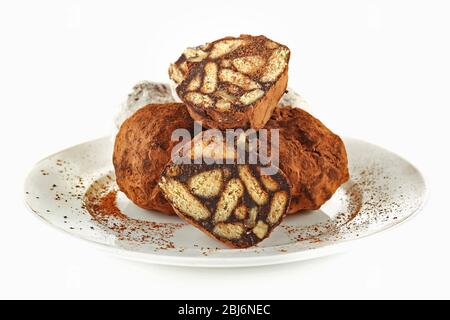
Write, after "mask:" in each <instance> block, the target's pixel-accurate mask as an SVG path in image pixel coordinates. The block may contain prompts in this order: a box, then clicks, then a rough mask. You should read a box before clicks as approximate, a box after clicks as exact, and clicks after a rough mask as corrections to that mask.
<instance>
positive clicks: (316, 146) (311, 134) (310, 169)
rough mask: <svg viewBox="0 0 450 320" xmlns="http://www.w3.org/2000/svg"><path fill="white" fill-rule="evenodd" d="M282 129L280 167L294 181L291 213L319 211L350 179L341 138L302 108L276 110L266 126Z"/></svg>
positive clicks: (292, 184) (292, 183) (292, 182)
mask: <svg viewBox="0 0 450 320" xmlns="http://www.w3.org/2000/svg"><path fill="white" fill-rule="evenodd" d="M266 128H267V129H279V130H280V145H279V162H280V163H279V167H280V169H281V170H282V171H283V172H284V173H285V174H286V176H287V177H288V179H289V181H290V182H291V186H292V190H291V194H292V200H291V205H290V208H289V213H296V212H298V211H302V210H317V209H319V208H320V207H321V206H322V205H323V204H324V203H325V202H327V201H328V200H329V199H330V198H331V197H332V196H333V194H334V193H335V192H336V190H337V189H338V188H339V187H340V186H341V185H342V184H343V183H345V182H346V181H347V180H348V179H349V172H348V160H347V153H346V150H345V145H344V143H343V142H342V140H341V138H340V137H339V136H337V135H336V134H334V133H333V132H331V131H330V130H329V129H328V128H327V127H325V126H324V125H323V124H322V122H320V121H319V120H318V119H316V118H314V117H313V116H312V115H310V114H309V113H307V112H306V111H303V110H301V109H299V108H292V107H284V108H276V109H275V111H274V113H273V114H272V117H271V118H270V120H269V122H268V123H267V125H266Z"/></svg>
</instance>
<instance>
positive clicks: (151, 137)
mask: <svg viewBox="0 0 450 320" xmlns="http://www.w3.org/2000/svg"><path fill="white" fill-rule="evenodd" d="M175 129H187V130H188V131H189V132H190V133H191V136H193V131H194V122H193V121H192V119H191V117H190V116H189V113H188V111H187V109H186V107H185V106H184V105H183V104H181V103H170V104H151V105H148V106H146V107H143V108H142V109H140V110H138V111H137V112H136V113H135V114H134V115H132V116H131V117H130V118H129V119H127V120H126V121H125V122H124V123H123V124H122V126H121V127H120V130H119V132H118V134H117V136H116V141H115V145H114V154H113V164H114V168H115V172H116V181H117V185H118V186H119V188H120V190H121V191H122V192H123V193H125V194H126V196H127V197H128V198H129V199H130V200H131V201H133V202H134V203H135V204H136V205H138V206H139V207H141V208H143V209H148V210H156V211H160V212H163V213H166V214H174V211H173V209H172V207H171V205H170V204H169V203H168V202H167V201H166V199H165V198H164V196H163V194H162V191H161V190H160V188H159V187H158V181H159V179H160V177H161V174H162V172H163V170H164V167H165V166H166V165H167V163H168V162H169V161H170V157H171V152H172V148H173V147H175V146H176V145H177V144H178V141H171V135H172V132H173V131H174V130H175Z"/></svg>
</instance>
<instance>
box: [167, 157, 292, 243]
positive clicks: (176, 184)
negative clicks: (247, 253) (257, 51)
mask: <svg viewBox="0 0 450 320" xmlns="http://www.w3.org/2000/svg"><path fill="white" fill-rule="evenodd" d="M270 177H271V181H272V185H271V188H270V189H269V188H267V187H266V185H265V184H264V182H263V180H262V178H261V172H260V170H259V167H258V166H256V165H237V164H214V165H207V164H180V165H177V164H170V165H169V166H168V167H167V169H166V171H165V172H164V173H163V175H162V178H161V180H160V183H159V186H160V187H161V189H162V190H163V192H164V194H165V196H166V199H167V200H168V201H169V203H170V204H171V205H172V206H173V208H174V209H175V212H176V213H177V214H178V215H179V216H180V217H181V218H182V219H184V220H186V221H188V222H189V223H191V224H193V225H194V226H196V227H198V228H199V229H201V230H202V231H204V232H205V233H207V234H208V235H210V236H212V237H214V238H216V239H217V240H219V241H221V242H223V243H225V244H227V245H229V246H231V247H234V248H247V247H250V246H253V245H256V244H257V243H259V242H261V241H262V240H264V239H265V238H267V237H268V236H269V235H270V233H271V232H272V230H273V229H274V228H275V227H276V226H278V225H279V224H280V222H281V221H282V219H283V217H284V216H285V215H286V213H287V209H288V207H289V201H290V191H289V183H288V181H287V179H286V177H285V176H284V174H282V173H281V171H279V172H278V173H277V174H275V175H273V176H270ZM200 181H201V183H199V182H200Z"/></svg>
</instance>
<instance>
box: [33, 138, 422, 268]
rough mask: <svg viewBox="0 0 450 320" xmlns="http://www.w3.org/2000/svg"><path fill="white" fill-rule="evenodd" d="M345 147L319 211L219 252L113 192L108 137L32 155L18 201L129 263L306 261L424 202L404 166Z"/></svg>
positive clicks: (387, 155)
mask: <svg viewBox="0 0 450 320" xmlns="http://www.w3.org/2000/svg"><path fill="white" fill-rule="evenodd" d="M345 144H346V147H347V152H348V156H349V167H350V175H351V180H350V181H349V182H348V183H347V184H345V185H344V186H342V187H341V188H340V189H339V190H338V192H337V193H336V194H335V195H334V196H333V198H332V199H331V200H330V201H329V202H327V203H326V204H325V205H324V206H323V207H322V209H321V210H319V211H314V212H307V213H303V214H298V215H294V216H289V217H287V218H286V219H285V220H284V222H283V223H282V224H281V225H280V226H279V227H278V228H277V229H276V230H275V231H274V232H273V234H272V236H271V237H270V238H268V239H266V240H265V241H263V242H262V243H260V244H259V246H257V247H254V248H250V249H227V248H225V247H224V246H222V245H221V244H220V243H218V242H217V241H215V240H213V239H211V238H209V237H208V236H206V235H204V234H203V233H202V232H200V231H198V230H197V229H195V228H194V227H192V226H190V225H188V224H186V223H184V222H182V221H180V220H179V219H178V218H177V217H170V216H166V215H163V214H160V213H157V212H149V211H145V210H143V209H140V208H138V207H136V206H135V205H134V204H133V203H131V202H130V201H129V200H128V199H127V198H126V197H125V196H124V195H123V194H121V193H120V192H118V193H117V194H116V193H115V192H116V191H117V186H116V184H115V182H114V173H113V168H112V163H111V155H112V145H113V143H112V141H111V139H110V138H109V137H107V138H102V139H98V140H94V141H91V142H87V143H84V144H81V145H78V146H75V147H72V148H70V149H67V150H64V151H62V152H59V153H57V154H55V155H52V156H50V157H48V158H46V159H44V160H42V161H40V162H39V163H38V164H36V166H35V167H34V169H33V170H32V171H31V173H30V174H29V176H28V178H27V179H26V183H25V199H26V203H27V204H28V206H29V207H30V208H31V210H32V211H33V212H34V213H36V214H37V215H38V216H39V217H41V218H42V219H43V220H44V221H46V222H47V223H49V224H50V225H52V226H54V227H55V228H57V229H60V230H63V231H65V232H67V233H69V234H71V235H73V236H76V237H78V238H80V239H83V240H86V241H89V242H90V243H92V244H96V245H99V246H100V247H101V248H103V249H105V250H108V251H109V252H112V253H114V254H117V255H119V256H121V257H124V258H129V259H133V260H139V261H144V262H149V263H158V264H168V265H180V266H181V265H182V266H195V267H244V266H259V265H270V264H280V263H286V262H292V261H299V260H306V259H311V258H315V257H319V256H324V255H328V254H332V253H335V252H338V251H341V250H342V249H344V248H346V247H348V246H349V245H351V244H352V243H354V242H355V241H356V240H358V239H361V238H364V237H366V236H369V235H373V234H375V233H379V232H381V231H384V230H387V229H390V228H392V227H394V226H396V225H398V224H400V223H401V222H404V221H406V220H407V219H408V218H410V217H412V216H413V215H414V213H416V212H418V211H419V210H420V208H421V207H422V205H423V203H424V201H425V197H426V185H425V182H424V179H423V177H422V175H421V174H420V172H419V171H418V170H417V169H416V168H415V167H414V166H412V165H411V164H410V163H408V162H407V161H405V160H404V159H402V158H400V157H399V156H397V155H395V154H393V153H391V152H389V151H386V150H384V149H382V148H380V147H377V146H374V145H371V144H369V143H366V142H362V141H358V140H353V139H346V140H345ZM115 203H116V204H117V207H118V208H115V207H114V204H115Z"/></svg>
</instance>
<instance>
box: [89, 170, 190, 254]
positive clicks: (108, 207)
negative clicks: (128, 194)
mask: <svg viewBox="0 0 450 320" xmlns="http://www.w3.org/2000/svg"><path fill="white" fill-rule="evenodd" d="M116 199H117V185H116V184H115V181H114V178H113V177H111V176H110V175H108V176H104V177H102V178H100V179H98V180H97V181H95V182H94V183H92V185H91V186H90V187H89V189H88V190H87V192H86V194H85V196H84V201H83V202H84V207H85V209H86V210H87V211H88V212H89V214H90V215H91V217H92V218H93V219H94V220H95V221H96V222H98V223H99V224H101V225H102V226H103V227H106V228H107V229H109V230H110V231H112V232H113V233H114V234H115V235H116V238H117V239H118V240H121V241H127V242H129V243H135V244H139V245H145V244H148V245H151V246H152V247H154V248H155V249H154V250H155V251H158V250H167V249H174V248H175V245H174V243H173V242H172V241H171V239H172V237H173V235H174V232H175V231H176V230H178V229H180V228H181V227H183V226H184V224H183V223H157V222H152V221H145V220H138V219H133V218H130V217H128V216H127V215H125V214H124V213H123V212H122V211H121V210H120V208H119V207H118V206H117V203H116ZM149 214H151V213H149Z"/></svg>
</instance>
